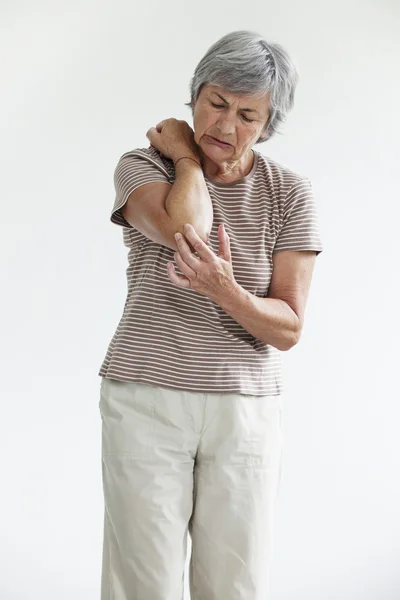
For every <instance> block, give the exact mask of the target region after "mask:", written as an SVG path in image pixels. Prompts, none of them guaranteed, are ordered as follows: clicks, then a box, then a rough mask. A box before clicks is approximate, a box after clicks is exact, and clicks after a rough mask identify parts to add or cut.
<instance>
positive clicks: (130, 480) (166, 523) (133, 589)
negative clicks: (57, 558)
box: [99, 378, 198, 600]
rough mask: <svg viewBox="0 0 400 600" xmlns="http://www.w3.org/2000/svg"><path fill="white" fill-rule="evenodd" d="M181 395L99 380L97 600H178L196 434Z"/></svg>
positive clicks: (156, 388) (180, 587)
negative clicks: (102, 511) (100, 486)
mask: <svg viewBox="0 0 400 600" xmlns="http://www.w3.org/2000/svg"><path fill="white" fill-rule="evenodd" d="M185 402H186V400H185V396H184V394H180V393H179V392H178V391H175V390H166V389H163V388H159V387H155V386H150V385H144V384H137V383H130V382H129V383H127V382H121V381H117V380H113V379H108V378H107V379H106V378H103V380H102V384H101V395H100V403H99V407H100V412H101V418H102V478H103V490H104V505H105V514H104V541H103V563H102V577H101V600H182V598H183V578H184V568H185V561H186V552H187V530H188V522H189V519H190V516H191V513H192V508H193V464H194V461H193V456H194V452H195V446H196V444H197V439H198V438H197V437H196V436H195V435H194V432H193V429H192V428H191V427H190V420H189V418H188V417H189V414H188V411H187V405H186V404H185Z"/></svg>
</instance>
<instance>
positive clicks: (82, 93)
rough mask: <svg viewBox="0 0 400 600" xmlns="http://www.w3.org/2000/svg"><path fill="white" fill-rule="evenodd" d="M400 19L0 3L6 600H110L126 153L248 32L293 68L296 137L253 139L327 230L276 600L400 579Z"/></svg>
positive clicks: (294, 384)
mask: <svg viewBox="0 0 400 600" xmlns="http://www.w3.org/2000/svg"><path fill="white" fill-rule="evenodd" d="M399 17H400V7H399V4H398V3H397V2H395V1H392V2H390V1H382V0H379V1H378V0H376V1H375V2H372V1H361V0H360V1H356V0H346V1H344V0H335V2H329V3H328V2H321V1H317V0H313V1H311V0H309V1H303V2H296V1H295V0H292V1H289V0H286V1H280V2H269V1H265V0H262V1H261V0H254V1H253V2H251V3H242V2H239V1H237V0H235V1H232V2H214V1H213V2H211V1H210V0H204V1H202V2H201V3H200V4H196V3H194V4H193V3H189V2H178V1H176V0H173V1H172V2H168V3H163V2H161V1H159V2H154V1H149V0H147V1H146V2H138V1H136V2H128V1H126V0H114V2H111V1H110V2H104V1H99V2H89V1H87V0H80V1H79V2H43V1H40V0H39V1H38V2H35V3H31V4H29V3H28V2H22V1H15V2H13V3H11V2H4V3H1V20H0V28H1V29H0V34H1V35H0V39H1V40H2V41H1V46H2V52H1V61H2V69H1V72H2V76H1V83H2V86H1V87H2V92H1V96H0V102H1V111H0V122H1V128H2V135H1V142H0V143H1V166H2V175H1V203H2V210H1V219H0V227H1V230H0V240H1V253H0V260H1V281H2V286H1V287H2V294H1V311H0V318H1V365H2V370H1V372H2V384H1V418H0V445H1V448H0V449H1V453H0V456H1V458H0V473H1V495H0V509H1V515H2V518H1V520H0V528H1V531H0V535H1V546H0V564H1V573H0V598H1V599H2V600H27V599H28V598H29V599H30V598H39V597H40V599H41V600H54V599H55V598H57V600H67V599H68V600H70V599H71V598H73V599H74V600H97V599H98V598H99V591H100V570H101V550H102V535H103V530H102V526H103V496H102V482H101V455H100V452H101V419H100V414H99V409H98V402H99V387H100V378H99V377H98V374H97V373H98V370H99V368H100V364H101V362H102V360H103V357H104V355H105V353H106V350H107V346H108V344H109V342H110V340H111V337H112V335H113V333H114V330H115V328H116V326H117V324H118V321H119V319H120V317H121V314H122V310H123V307H124V303H125V298H126V279H125V277H126V273H125V272H126V268H127V249H126V248H125V247H124V245H123V243H122V229H121V228H119V227H117V226H116V225H114V224H112V223H111V222H110V220H109V219H110V212H111V208H112V205H113V202H114V187H113V172H114V169H115V166H116V164H117V162H118V159H119V157H120V156H121V155H122V154H123V153H124V152H126V151H128V150H130V149H132V148H135V147H143V146H148V140H147V138H146V136H145V134H146V131H147V130H148V129H149V128H150V127H151V126H155V125H156V123H158V122H159V121H160V120H162V119H165V118H169V117H176V118H179V119H185V120H186V121H188V123H189V124H190V125H191V126H192V124H193V122H192V118H191V113H190V110H189V108H187V107H185V106H184V102H187V101H189V80H190V77H191V76H192V73H193V71H194V68H195V66H196V64H197V62H198V61H199V60H200V59H201V57H202V56H203V54H204V53H205V52H206V50H207V49H208V48H209V46H210V45H211V44H213V43H214V42H215V41H216V40H217V39H219V38H220V37H222V36H223V35H225V34H226V33H228V32H230V31H234V30H238V29H250V30H253V31H257V32H259V33H260V34H262V35H264V37H266V38H267V39H268V40H270V41H276V42H279V43H281V44H282V45H283V46H284V47H285V48H286V49H287V50H288V51H289V53H290V54H291V56H292V57H293V59H294V60H295V62H296V64H297V65H298V68H299V71H300V83H299V86H298V89H297V94H296V101H295V108H294V110H293V111H292V113H291V114H290V115H289V117H288V120H287V123H286V125H285V127H284V129H283V135H281V136H276V137H274V138H272V139H271V140H270V141H268V142H266V143H264V144H261V145H258V146H256V148H257V149H258V150H259V151H260V152H262V153H263V154H265V155H267V156H271V157H272V158H274V159H275V160H277V161H280V162H282V163H284V164H286V165H287V166H289V167H290V168H292V169H293V170H296V171H298V172H300V173H302V174H304V175H305V176H308V177H310V179H311V180H312V182H313V186H314V190H315V193H316V199H317V206H318V211H319V218H320V226H321V234H322V239H323V243H324V248H325V250H324V252H323V253H322V254H321V255H320V256H319V257H318V258H317V263H316V268H315V271H314V277H313V282H312V286H311V292H310V297H309V301H308V306H307V313H306V323H305V327H304V331H303V335H302V339H301V341H300V343H299V344H298V345H297V346H296V347H294V348H293V349H292V350H291V351H290V352H287V353H283V354H282V356H283V360H284V373H285V382H286V393H285V399H284V428H285V432H284V435H285V453H284V472H283V479H282V485H281V489H280V494H279V501H278V507H277V517H276V534H275V535H276V542H275V554H274V564H273V582H272V583H273V586H272V591H273V599H274V600H321V599H323V600H338V599H339V598H340V600H398V599H399V598H400V569H399V556H400V524H399V508H398V507H399V506H400V483H399V472H400V443H399V434H398V431H399V421H400V408H399V400H400V392H399V364H398V363H399V350H398V339H399V333H400V331H399V283H398V279H399V273H400V270H399V258H400V257H399V250H398V239H399V235H398V231H397V227H398V221H397V219H398V217H399V200H400V196H399V192H398V173H399V167H398V164H399V134H400V126H399V124H400V121H399V105H400V85H399V76H398V65H399V59H400V37H399V35H398V34H399V31H400V18H399ZM190 548H191V546H190V540H189V552H190ZM186 583H187V579H186ZM186 594H187V595H186V597H187V598H189V592H188V590H187V592H186ZM221 600H228V599H221Z"/></svg>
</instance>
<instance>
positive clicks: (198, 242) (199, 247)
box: [183, 223, 215, 264]
mask: <svg viewBox="0 0 400 600" xmlns="http://www.w3.org/2000/svg"><path fill="white" fill-rule="evenodd" d="M183 230H184V232H185V236H186V237H187V239H188V240H189V242H190V243H191V244H192V246H193V248H194V249H195V251H196V252H197V254H198V255H199V256H200V258H201V259H202V260H204V261H205V262H210V261H212V260H215V254H214V252H213V251H212V250H211V248H209V247H208V246H207V244H206V243H205V242H203V240H202V239H201V238H200V237H199V236H198V235H197V233H196V230H195V229H194V227H193V226H192V225H190V223H187V224H186V225H185V227H184V228H183ZM183 258H184V259H185V260H186V256H185V255H183ZM189 264H190V263H189ZM193 264H194V263H193Z"/></svg>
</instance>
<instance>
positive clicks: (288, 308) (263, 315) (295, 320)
mask: <svg viewBox="0 0 400 600" xmlns="http://www.w3.org/2000/svg"><path fill="white" fill-rule="evenodd" d="M184 230H185V237H186V238H187V240H188V241H189V242H190V243H191V245H192V246H193V248H194V249H195V250H196V251H197V253H198V256H195V255H194V254H192V252H191V251H190V248H189V246H188V244H187V240H186V239H185V237H184V236H182V235H181V234H180V233H179V232H177V234H176V240H177V245H178V252H176V253H175V255H174V256H175V260H176V263H177V265H178V267H179V268H180V270H181V271H182V273H183V275H178V274H177V273H176V272H175V269H174V266H173V264H172V263H168V276H169V278H170V280H171V281H172V283H174V284H176V285H178V286H179V287H185V288H191V289H193V290H195V291H196V292H198V293H200V294H203V295H205V296H208V297H209V298H210V299H211V300H213V301H214V302H215V303H216V304H219V306H221V308H223V310H224V311H225V312H226V313H227V314H228V315H230V316H231V317H232V318H233V319H235V321H236V322H237V323H239V325H241V326H242V327H243V328H244V329H245V330H246V331H248V332H249V333H251V335H253V336H254V337H256V338H258V339H259V340H261V341H263V342H264V343H265V344H270V345H271V346H274V347H275V348H278V350H290V348H292V347H293V346H294V345H295V344H297V342H298V341H299V339H300V335H301V330H302V327H303V322H304V313H305V309H306V303H307V297H308V292H309V289H310V285H311V278H312V272H313V269H314V263H315V258H316V252H315V251H305V250H301V251H288V250H282V251H279V252H275V253H274V254H273V255H272V261H273V271H272V276H271V281H270V285H269V288H268V294H267V297H266V298H260V297H259V296H255V295H254V294H251V293H250V292H249V291H247V290H245V289H244V288H243V287H242V286H241V285H239V284H238V283H237V281H236V280H235V278H234V276H233V269H232V257H231V251H230V240H229V236H228V235H227V233H226V231H225V227H224V226H223V225H222V224H221V225H220V226H219V228H218V238H219V252H218V254H217V255H216V254H214V252H213V251H212V250H211V249H210V248H209V247H208V246H207V245H206V244H205V243H204V242H203V240H201V239H200V237H199V236H198V235H197V233H196V231H195V230H194V228H193V227H192V226H191V225H190V224H189V225H185V227H184Z"/></svg>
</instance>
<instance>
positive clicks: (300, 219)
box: [273, 178, 323, 256]
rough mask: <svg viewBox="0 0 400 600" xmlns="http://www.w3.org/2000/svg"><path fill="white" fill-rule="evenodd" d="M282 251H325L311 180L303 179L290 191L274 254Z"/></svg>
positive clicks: (318, 252)
mask: <svg viewBox="0 0 400 600" xmlns="http://www.w3.org/2000/svg"><path fill="white" fill-rule="evenodd" d="M280 250H292V251H296V250H314V251H315V252H316V253H317V256H318V254H320V253H321V252H322V251H323V246H322V241H321V235H320V229H319V222H318V214H317V208H316V203H315V198H314V192H313V189H312V185H311V182H310V180H309V179H307V178H303V179H300V180H298V181H296V183H295V184H294V185H292V187H291V188H290V190H289V191H288V193H287V195H286V198H285V204H284V209H283V217H282V226H281V229H280V232H279V234H278V238H277V240H276V243H275V246H274V250H273V252H279V251H280Z"/></svg>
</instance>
